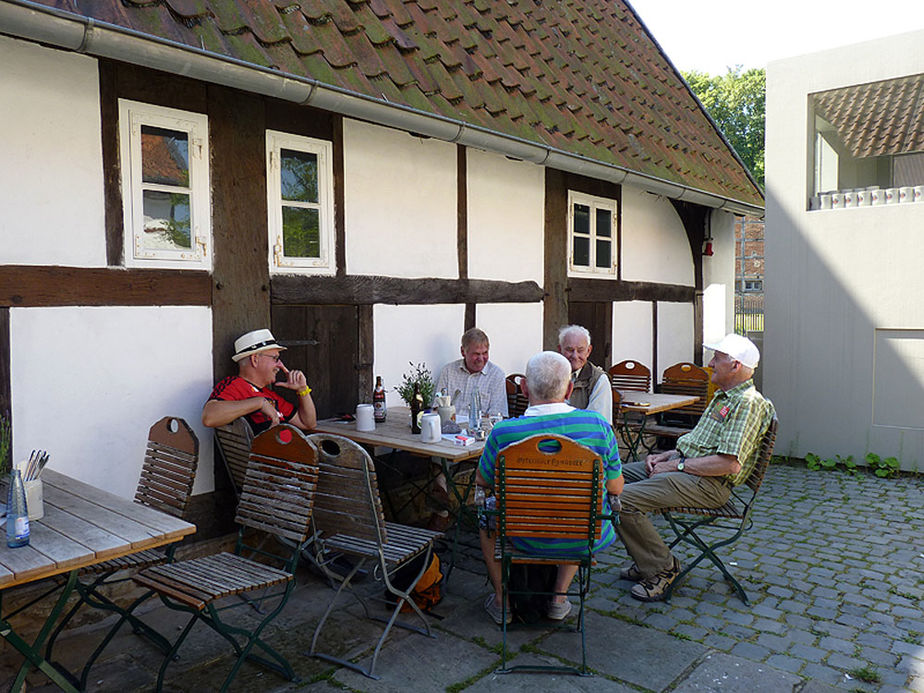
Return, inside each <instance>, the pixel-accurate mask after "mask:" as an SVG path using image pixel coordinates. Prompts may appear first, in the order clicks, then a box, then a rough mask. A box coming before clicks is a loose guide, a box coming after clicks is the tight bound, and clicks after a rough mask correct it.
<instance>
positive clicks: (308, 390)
mask: <svg viewBox="0 0 924 693" xmlns="http://www.w3.org/2000/svg"><path fill="white" fill-rule="evenodd" d="M296 394H298V396H299V397H304V396H305V395H310V394H311V388H310V387H308V386H307V385H305V389H304V390H299V391H298V392H297V393H296Z"/></svg>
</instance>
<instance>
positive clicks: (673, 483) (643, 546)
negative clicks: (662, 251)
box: [616, 334, 774, 602]
mask: <svg viewBox="0 0 924 693" xmlns="http://www.w3.org/2000/svg"><path fill="white" fill-rule="evenodd" d="M705 346H706V348H707V349H712V350H713V351H714V352H715V353H714V354H713V357H712V360H711V361H710V362H709V367H710V368H712V382H713V383H715V385H716V387H717V389H716V392H715V395H713V398H712V400H711V401H710V402H709V404H708V406H707V407H706V410H705V411H704V412H703V414H702V416H701V417H700V419H699V422H697V424H696V427H695V428H694V429H693V430H692V431H690V432H689V433H687V434H685V435H682V436H680V438H678V439H677V447H676V449H675V450H668V451H667V452H661V453H657V454H653V455H649V456H648V457H647V458H646V459H645V461H644V462H633V463H630V464H626V465H623V475H624V476H625V479H626V485H625V488H624V489H623V492H622V496H621V498H622V511H621V512H620V514H619V525H617V527H616V529H617V531H618V533H619V537H620V538H621V539H622V542H623V544H625V546H626V551H627V552H628V553H629V555H630V556H631V557H632V560H633V563H632V564H631V565H629V566H627V567H625V568H623V569H622V570H621V571H620V573H619V576H620V577H621V578H622V579H624V580H631V581H632V582H635V583H637V584H635V585H633V587H632V592H631V594H632V596H633V597H634V598H635V599H638V600H640V601H645V602H652V601H659V600H661V599H664V595H665V592H666V591H667V588H668V587H669V586H670V584H671V583H672V582H673V581H674V580H675V579H676V578H677V576H678V575H679V574H680V563H679V561H678V560H677V559H676V558H675V557H674V556H673V555H672V554H671V551H670V549H669V548H668V546H667V545H666V544H665V543H664V540H663V539H661V536H660V535H659V534H658V530H656V529H655V527H654V525H652V523H651V520H650V519H648V513H654V512H658V511H660V510H663V509H665V508H675V507H699V508H718V507H720V506H722V505H724V504H725V502H726V501H727V500H728V497H729V494H730V493H731V489H732V488H733V487H734V486H738V485H739V484H743V483H744V482H745V480H746V479H747V478H748V475H749V474H750V473H751V470H752V469H753V468H754V464H755V462H756V461H757V454H758V447H759V445H760V440H761V438H762V437H763V435H764V433H765V432H766V430H767V428H768V427H769V426H770V422H771V420H772V419H773V416H774V409H773V404H772V403H771V402H770V400H768V399H766V398H765V397H764V396H763V395H761V394H760V393H759V392H758V391H757V389H756V388H755V387H754V382H753V381H752V379H751V378H752V376H753V375H754V369H755V368H757V364H758V363H759V362H760V351H759V350H758V349H757V347H756V346H755V345H754V343H753V342H752V341H751V340H750V339H747V338H746V337H742V336H741V335H737V334H729V335H726V336H725V337H723V338H722V340H721V341H719V342H716V343H713V344H707V345H705Z"/></svg>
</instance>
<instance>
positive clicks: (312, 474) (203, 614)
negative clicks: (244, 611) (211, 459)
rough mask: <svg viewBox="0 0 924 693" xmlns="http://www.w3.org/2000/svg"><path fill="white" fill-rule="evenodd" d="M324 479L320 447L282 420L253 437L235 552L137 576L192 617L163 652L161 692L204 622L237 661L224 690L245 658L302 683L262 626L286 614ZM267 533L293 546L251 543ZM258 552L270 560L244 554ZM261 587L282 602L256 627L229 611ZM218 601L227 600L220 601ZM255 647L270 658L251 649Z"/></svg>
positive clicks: (269, 598)
mask: <svg viewBox="0 0 924 693" xmlns="http://www.w3.org/2000/svg"><path fill="white" fill-rule="evenodd" d="M317 480H318V463H317V448H316V447H315V446H314V443H312V442H311V441H309V440H308V439H306V438H305V436H304V435H303V434H302V433H301V431H299V430H298V429H297V428H295V427H294V426H290V425H288V424H281V425H279V426H275V427H273V428H271V429H269V430H268V431H265V432H263V433H261V434H260V435H258V436H257V437H256V438H254V440H253V445H252V447H251V453H250V461H249V463H248V466H247V473H246V476H245V478H244V482H243V486H242V488H241V496H240V501H239V502H238V506H237V516H236V518H235V521H236V522H237V524H238V525H240V531H239V532H238V537H237V544H236V546H235V549H234V553H227V552H225V553H220V554H216V555H211V556H203V557H201V558H194V559H191V560H188V561H178V562H176V563H171V564H168V565H162V566H156V567H153V568H149V569H147V570H144V571H142V572H141V573H140V574H139V575H137V576H135V578H134V579H135V582H137V583H138V584H140V585H142V586H144V587H147V588H148V589H151V590H153V591H154V592H156V593H157V594H158V595H159V596H160V598H161V601H162V602H163V603H164V604H165V605H166V606H167V607H169V608H170V609H174V610H176V611H182V612H185V613H188V614H189V615H190V617H189V621H188V622H187V624H186V626H185V628H183V630H182V632H181V633H180V635H179V637H178V638H177V639H176V641H175V642H174V643H173V645H172V647H171V648H170V650H169V651H168V652H167V654H166V655H165V657H164V660H163V662H162V664H161V666H160V670H159V671H158V674H157V686H156V688H157V690H158V691H160V690H162V688H163V683H164V674H165V672H166V670H167V666H168V665H169V664H170V662H171V661H173V659H174V658H175V657H176V654H177V652H179V650H180V647H181V646H182V644H183V642H184V641H185V640H186V636H188V635H189V633H190V631H191V630H192V627H193V626H194V625H195V624H196V623H197V622H198V621H201V622H202V623H204V624H205V625H207V626H209V627H210V628H211V629H212V630H214V631H215V632H216V633H218V634H219V635H221V636H222V637H223V638H225V639H226V640H227V641H228V642H229V643H230V644H231V646H232V647H233V648H234V651H235V653H236V654H237V659H236V660H235V662H234V665H233V666H232V668H231V671H230V672H229V673H228V674H227V676H226V677H225V680H224V683H223V684H222V686H221V689H220V690H222V691H225V690H227V689H228V686H230V685H231V682H232V681H233V680H234V677H235V676H236V675H237V672H238V671H239V670H240V668H241V666H242V665H243V664H244V661H245V660H251V661H254V662H256V663H258V664H261V665H262V666H265V667H267V668H270V669H272V670H274V671H276V672H277V673H279V674H281V675H282V676H284V677H285V678H286V679H288V680H289V681H295V680H297V677H296V675H295V672H294V670H293V669H292V667H291V665H290V664H289V662H288V661H287V660H286V659H285V657H283V655H282V654H280V653H279V652H276V651H275V650H274V649H273V648H272V647H270V645H269V644H268V643H266V642H265V641H264V640H262V639H261V638H260V634H261V633H262V632H263V629H264V628H265V627H266V626H267V625H269V623H271V622H272V621H273V619H274V618H276V616H278V615H279V613H280V612H281V611H282V609H283V607H284V606H285V604H286V602H287V601H288V599H289V596H290V595H291V593H292V590H293V588H294V585H295V580H294V573H295V569H296V567H297V565H298V558H299V555H300V554H301V551H302V549H303V548H304V545H305V544H306V543H307V539H308V527H309V523H310V520H311V511H312V505H313V501H314V492H315V489H316V487H317ZM247 529H250V530H254V529H256V530H261V531H262V532H270V533H272V534H274V535H277V536H279V537H282V538H284V539H288V540H290V541H291V543H292V548H289V549H286V547H284V546H282V545H278V550H279V551H280V552H282V553H275V552H274V551H271V550H267V549H264V548H263V547H262V546H254V545H250V544H248V536H250V537H257V538H259V537H260V536H261V533H259V532H258V533H254V532H250V533H249V534H248V535H246V536H245V530H247ZM245 552H246V553H248V555H253V554H259V555H260V556H261V557H262V558H263V559H264V560H266V561H268V562H273V563H275V564H277V565H279V566H280V567H274V566H273V565H268V564H267V563H264V562H257V561H254V560H251V559H249V558H244V557H243V556H242V555H241V554H242V553H245ZM255 590H267V593H266V594H264V595H263V597H262V601H264V602H267V601H270V602H271V601H273V600H275V599H278V602H277V603H276V605H275V607H274V608H272V609H271V610H269V611H268V613H266V614H265V615H263V618H262V619H261V620H259V622H258V623H257V624H256V625H255V626H251V627H248V626H247V625H245V624H244V623H246V621H248V620H249V619H240V621H242V622H244V623H242V624H241V625H232V624H231V623H229V622H227V621H226V620H225V618H224V617H223V615H222V614H223V612H225V611H228V610H231V609H235V608H239V607H243V606H246V603H245V602H242V601H240V600H238V599H230V600H226V601H224V602H222V600H225V598H226V597H231V596H236V595H241V594H243V593H246V592H252V591H255ZM219 602H222V603H221V604H219ZM255 647H257V648H259V649H260V650H262V651H263V653H264V654H265V655H267V656H262V655H257V654H255V653H254V652H253V650H254V648H255Z"/></svg>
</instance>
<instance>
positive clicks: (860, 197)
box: [857, 190, 873, 207]
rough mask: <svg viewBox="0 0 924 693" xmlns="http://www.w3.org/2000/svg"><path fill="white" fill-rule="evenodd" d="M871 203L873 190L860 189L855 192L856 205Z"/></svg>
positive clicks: (867, 205) (862, 205)
mask: <svg viewBox="0 0 924 693" xmlns="http://www.w3.org/2000/svg"><path fill="white" fill-rule="evenodd" d="M871 204H873V191H872V190H860V191H858V192H857V207H869V206H870V205H871Z"/></svg>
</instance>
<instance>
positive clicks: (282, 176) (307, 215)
mask: <svg viewBox="0 0 924 693" xmlns="http://www.w3.org/2000/svg"><path fill="white" fill-rule="evenodd" d="M266 176H267V180H266V195H267V210H268V214H269V219H268V224H267V226H268V228H269V253H270V257H269V263H270V271H271V272H305V273H311V274H333V273H334V271H335V270H336V266H335V259H334V183H333V178H334V172H333V145H332V144H331V143H330V142H327V141H325V140H317V139H314V138H311V137H303V136H300V135H291V134H288V133H284V132H276V131H273V130H267V131H266Z"/></svg>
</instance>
